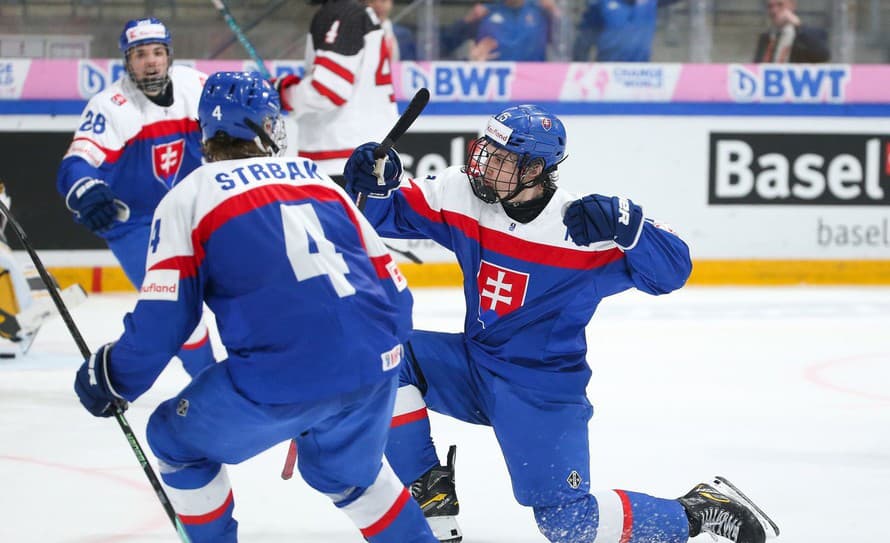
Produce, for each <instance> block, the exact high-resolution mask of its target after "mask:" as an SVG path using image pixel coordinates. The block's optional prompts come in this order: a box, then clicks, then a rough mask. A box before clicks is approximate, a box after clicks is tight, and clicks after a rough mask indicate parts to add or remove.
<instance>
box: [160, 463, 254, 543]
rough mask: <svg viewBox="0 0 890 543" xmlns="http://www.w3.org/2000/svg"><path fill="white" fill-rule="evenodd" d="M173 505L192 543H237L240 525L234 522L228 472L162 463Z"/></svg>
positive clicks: (219, 468)
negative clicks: (178, 466) (177, 466)
mask: <svg viewBox="0 0 890 543" xmlns="http://www.w3.org/2000/svg"><path fill="white" fill-rule="evenodd" d="M159 464H160V471H161V479H162V480H163V481H164V485H165V487H166V488H167V495H168V496H169V497H170V503H171V504H172V505H173V508H174V509H175V510H176V513H177V514H178V515H179V519H180V520H181V521H182V523H183V525H185V530H186V532H188V535H189V539H191V540H192V543H235V542H237V541H238V522H237V521H236V520H235V519H234V518H232V511H233V509H234V508H235V500H234V497H233V495H232V486H231V484H229V477H228V475H227V474H226V468H225V467H224V466H222V465H221V464H215V463H211V462H202V463H200V464H193V465H189V466H186V467H183V468H176V467H172V466H170V465H168V464H166V463H164V462H163V461H160V462H159Z"/></svg>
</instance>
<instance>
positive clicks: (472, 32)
mask: <svg viewBox="0 0 890 543" xmlns="http://www.w3.org/2000/svg"><path fill="white" fill-rule="evenodd" d="M487 16H488V7H486V5H485V4H483V3H481V2H477V3H475V4H473V6H472V7H471V8H470V9H469V10H468V11H467V13H466V14H465V15H464V16H463V17H461V18H460V19H458V20H456V21H454V22H453V23H451V24H450V25H447V26H443V27H442V28H441V29H440V30H439V55H440V56H441V57H442V58H456V56H455V55H457V52H458V51H459V50H460V49H461V47H462V46H463V45H464V44H465V43H467V42H470V50H469V53H468V54H467V55H465V56H464V58H469V59H470V60H490V59H489V58H488V57H489V54H490V50H489V51H486V52H484V53H479V52H475V51H476V49H478V47H477V44H476V41H475V40H476V35H477V34H478V33H479V24H480V23H481V22H482V20H483V19H485V18H486V17H487ZM493 41H494V40H491V39H488V40H485V42H484V47H486V46H487V47H489V48H490V49H494V48H497V43H494V44H493V46H492V42H493Z"/></svg>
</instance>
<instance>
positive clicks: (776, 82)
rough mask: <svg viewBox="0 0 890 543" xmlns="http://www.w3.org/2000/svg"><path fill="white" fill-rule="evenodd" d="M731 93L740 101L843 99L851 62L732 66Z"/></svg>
mask: <svg viewBox="0 0 890 543" xmlns="http://www.w3.org/2000/svg"><path fill="white" fill-rule="evenodd" d="M728 70H729V74H728V77H727V81H728V85H729V88H728V89H727V90H728V91H729V95H730V97H731V98H732V99H733V100H734V101H736V102H791V103H821V102H843V101H844V97H845V91H846V87H847V84H848V83H849V82H850V67H849V66H831V65H828V66H826V65H801V64H781V65H779V64H762V65H758V66H757V67H755V68H752V69H748V68H747V67H745V66H742V65H739V64H731V65H730V66H729V67H728Z"/></svg>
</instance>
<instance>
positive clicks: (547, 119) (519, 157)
mask: <svg viewBox="0 0 890 543" xmlns="http://www.w3.org/2000/svg"><path fill="white" fill-rule="evenodd" d="M565 149H566V129H565V126H563V124H562V121H560V120H559V119H558V118H557V117H556V116H555V115H553V114H551V113H549V112H547V111H545V110H544V109H542V108H540V107H538V106H535V105H531V104H524V105H519V106H513V107H509V108H507V109H505V110H503V111H502V112H500V113H498V114H497V115H495V116H493V117H491V118H490V119H488V124H487V125H486V127H485V132H484V133H483V135H482V137H481V138H479V139H478V140H476V141H475V142H473V144H472V145H471V147H470V152H469V155H470V156H469V157H468V162H467V168H466V172H467V176H468V178H469V180H470V185H471V186H472V188H473V192H474V194H475V195H476V196H477V197H479V198H480V199H481V200H482V201H484V202H487V203H495V202H498V201H503V202H506V201H509V200H512V199H513V198H515V197H516V196H517V195H518V194H519V193H520V192H522V191H523V190H525V189H527V188H531V187H533V186H535V185H540V184H545V183H549V184H551V185H552V184H553V183H554V182H555V180H556V167H557V165H558V164H559V163H560V162H562V161H563V160H564V159H565ZM499 150H502V151H500V152H499ZM503 151H506V152H507V153H506V155H505V153H504V152H503ZM501 155H505V156H501ZM535 166H540V171H538V170H532V168H534V167H535Z"/></svg>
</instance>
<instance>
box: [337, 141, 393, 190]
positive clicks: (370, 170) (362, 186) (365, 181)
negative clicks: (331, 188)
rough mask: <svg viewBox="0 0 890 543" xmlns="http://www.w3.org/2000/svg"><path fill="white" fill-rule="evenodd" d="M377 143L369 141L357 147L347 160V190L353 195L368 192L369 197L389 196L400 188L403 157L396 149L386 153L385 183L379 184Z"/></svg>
mask: <svg viewBox="0 0 890 543" xmlns="http://www.w3.org/2000/svg"><path fill="white" fill-rule="evenodd" d="M377 145H378V144H377V143H374V142H373V141H372V142H368V143H363V144H362V145H360V146H358V147H356V149H355V151H353V152H352V155H350V157H349V160H347V161H346V167H345V168H344V169H343V177H345V178H346V191H347V192H349V193H350V194H351V195H353V196H355V195H357V194H366V195H368V197H369V198H389V195H390V194H391V193H392V191H394V190H395V189H397V188H399V183H400V182H401V179H402V159H401V158H399V154H398V153H397V152H396V150H395V149H390V150H389V151H388V152H387V153H386V158H387V160H386V164H385V165H384V168H383V184H382V185H381V184H378V179H377V176H376V175H374V163H375V160H374V149H375V148H376V147H377Z"/></svg>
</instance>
